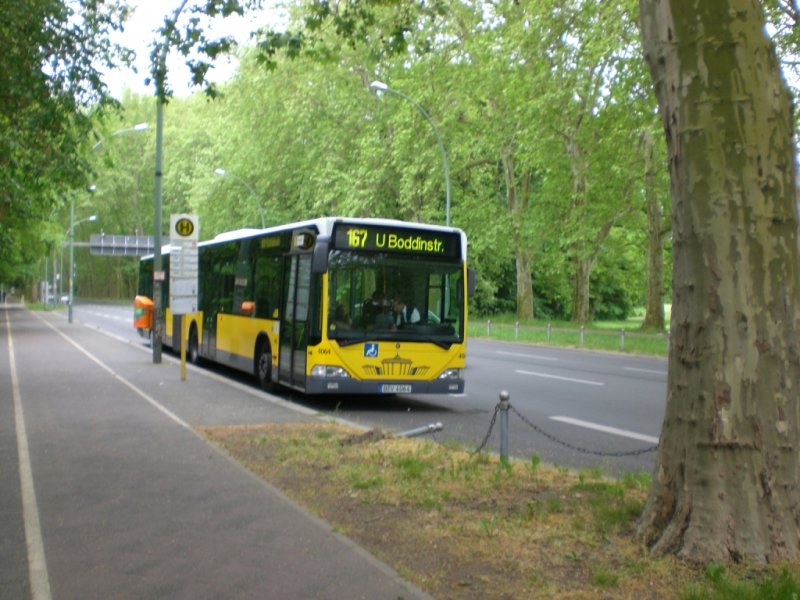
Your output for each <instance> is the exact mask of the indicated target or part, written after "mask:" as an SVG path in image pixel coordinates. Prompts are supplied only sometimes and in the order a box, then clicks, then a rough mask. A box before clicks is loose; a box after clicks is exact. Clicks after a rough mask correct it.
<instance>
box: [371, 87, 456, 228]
mask: <svg viewBox="0 0 800 600" xmlns="http://www.w3.org/2000/svg"><path fill="white" fill-rule="evenodd" d="M369 87H370V89H373V90H375V91H376V92H389V93H390V94H394V95H395V96H400V97H401V98H403V99H405V100H408V101H409V102H411V104H413V105H414V106H416V107H417V109H418V110H419V112H421V113H422V116H423V117H425V120H426V121H428V124H429V125H430V126H431V129H433V135H434V136H435V137H436V143H437V144H438V145H439V153H440V154H441V155H442V164H443V166H444V190H445V223H446V224H447V226H448V227H450V165H448V164H447V153H446V152H445V150H444V143H442V136H440V135H439V130H438V129H436V125H434V124H433V121H432V120H431V116H430V115H429V114H428V111H426V110H425V109H424V108H422V105H421V104H420V103H419V102H417V101H416V100H414V99H413V98H410V97H409V96H406V95H405V94H404V93H402V92H398V91H397V90H393V89H392V88H390V87H389V86H388V85H386V84H385V83H383V82H382V81H373V82H372V83H370V84H369Z"/></svg>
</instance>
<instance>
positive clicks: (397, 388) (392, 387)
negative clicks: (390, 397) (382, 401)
mask: <svg viewBox="0 0 800 600" xmlns="http://www.w3.org/2000/svg"><path fill="white" fill-rule="evenodd" d="M381 393H382V394H410V393H411V386H410V385H401V384H399V383H384V384H383V385H382V386H381Z"/></svg>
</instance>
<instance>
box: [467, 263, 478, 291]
mask: <svg viewBox="0 0 800 600" xmlns="http://www.w3.org/2000/svg"><path fill="white" fill-rule="evenodd" d="M477 287H478V278H477V275H476V274H475V269H473V268H471V267H469V268H467V298H472V295H473V294H474V293H475V290H476V289H477Z"/></svg>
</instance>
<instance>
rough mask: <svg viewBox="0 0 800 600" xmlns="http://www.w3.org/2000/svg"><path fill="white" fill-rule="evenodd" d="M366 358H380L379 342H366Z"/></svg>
mask: <svg viewBox="0 0 800 600" xmlns="http://www.w3.org/2000/svg"><path fill="white" fill-rule="evenodd" d="M364 357H365V358H378V344H364Z"/></svg>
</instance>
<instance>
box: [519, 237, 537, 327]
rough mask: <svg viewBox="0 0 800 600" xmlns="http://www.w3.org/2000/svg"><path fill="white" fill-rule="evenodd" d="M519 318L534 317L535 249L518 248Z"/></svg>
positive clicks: (528, 318) (527, 318)
mask: <svg viewBox="0 0 800 600" xmlns="http://www.w3.org/2000/svg"><path fill="white" fill-rule="evenodd" d="M515 262H516V266H517V319H519V320H520V321H523V320H530V319H533V275H532V274H531V265H532V264H533V251H532V250H529V249H522V248H517V251H516V261H515Z"/></svg>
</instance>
